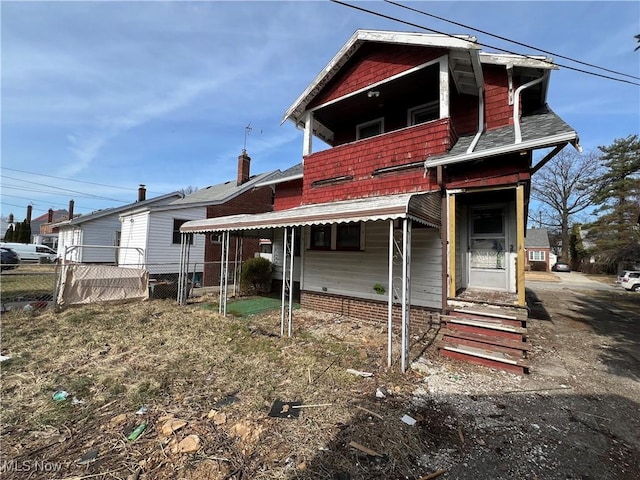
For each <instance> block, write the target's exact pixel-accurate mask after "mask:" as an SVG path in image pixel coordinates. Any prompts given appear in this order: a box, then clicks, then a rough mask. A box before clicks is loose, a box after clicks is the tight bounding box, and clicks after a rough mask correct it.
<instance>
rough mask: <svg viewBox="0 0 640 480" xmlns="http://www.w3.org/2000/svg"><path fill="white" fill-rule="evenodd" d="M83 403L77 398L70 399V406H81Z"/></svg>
mask: <svg viewBox="0 0 640 480" xmlns="http://www.w3.org/2000/svg"><path fill="white" fill-rule="evenodd" d="M83 403H84V400H80V399H79V398H78V397H73V398H72V399H71V404H72V405H82V404H83Z"/></svg>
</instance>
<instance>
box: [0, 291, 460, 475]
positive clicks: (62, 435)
mask: <svg viewBox="0 0 640 480" xmlns="http://www.w3.org/2000/svg"><path fill="white" fill-rule="evenodd" d="M279 331H280V318H279V312H275V313H268V314H262V315H259V316H249V317H243V318H233V317H231V316H229V317H227V318H222V317H220V316H218V315H217V313H214V312H212V311H211V310H207V309H204V308H202V307H201V305H199V304H192V305H189V306H186V307H177V306H175V305H174V302H172V301H161V300H159V301H153V302H146V303H142V304H126V305H107V306H89V307H82V308H72V309H69V310H66V311H64V312H61V313H59V314H54V313H53V312H45V313H43V314H41V315H39V316H35V317H33V316H31V317H28V316H25V315H22V314H20V313H12V314H9V315H6V316H3V326H2V334H3V351H2V354H4V355H9V356H10V357H12V358H11V360H9V361H7V362H3V363H2V372H1V377H2V383H1V393H2V398H1V404H2V411H3V416H2V431H1V435H2V443H1V450H2V458H3V459H4V460H9V461H17V462H18V463H20V462H25V461H27V462H36V461H37V462H51V463H52V464H53V463H55V464H56V465H60V470H59V471H58V472H56V474H55V475H52V473H51V472H48V473H47V475H46V477H42V478H68V477H71V476H73V475H75V476H82V475H93V474H100V473H101V472H102V474H100V475H97V476H96V477H92V478H122V479H125V478H127V476H128V475H130V474H132V473H133V472H137V471H139V472H141V473H142V474H146V477H145V478H147V479H165V478H166V479H169V478H185V479H187V478H189V479H205V478H207V479H208V478H210V479H223V478H229V479H231V478H233V479H239V478H243V479H248V478H251V479H312V478H313V479H315V478H327V479H332V478H348V477H347V476H340V475H342V474H344V475H346V472H350V475H351V477H350V478H354V479H355V478H408V479H417V478H420V477H422V476H424V475H426V474H427V473H429V472H430V470H429V468H428V466H421V465H420V463H419V461H418V459H419V458H420V456H421V455H422V454H424V453H425V452H427V451H429V449H432V448H435V447H436V446H440V447H442V446H446V445H449V444H452V445H453V444H455V443H456V441H457V433H456V430H455V426H454V425H447V424H445V423H443V422H444V421H445V419H446V418H447V415H446V412H444V413H443V412H442V411H441V409H442V408H443V407H442V406H435V405H430V404H420V405H414V404H412V403H410V397H411V395H410V392H411V390H412V389H413V388H414V385H413V384H412V382H413V381H414V380H415V378H413V377H412V375H411V374H408V375H405V376H403V375H400V374H398V373H394V372H389V373H388V372H386V371H385V370H386V369H385V367H386V333H385V331H384V327H383V326H380V325H377V324H373V323H368V322H366V321H355V320H353V319H347V318H344V317H332V316H328V315H322V314H318V313H316V312H310V311H306V310H298V311H296V314H295V320H294V336H293V337H292V338H280V336H279V335H278V334H279ZM395 344H396V345H397V344H398V342H397V339H396V343H395ZM347 368H354V369H358V370H364V371H370V372H373V373H374V374H375V377H374V378H373V379H364V378H361V377H358V376H355V375H352V374H349V373H347V372H346V369H347ZM395 370H397V367H396V368H395ZM381 385H384V386H385V387H386V388H387V390H388V391H389V392H390V395H389V396H388V397H387V398H385V399H383V400H380V399H377V398H376V397H375V391H376V387H378V386H381ZM61 389H62V390H66V391H67V392H69V394H70V395H69V399H68V400H67V401H64V402H55V401H53V400H52V395H53V393H54V392H55V391H56V390H61ZM73 397H75V398H76V403H75V404H74V403H73V402H72V398H73ZM234 398H237V401H232V400H234ZM275 399H281V400H284V401H300V402H302V403H303V404H305V405H310V404H326V403H330V404H331V405H330V406H324V407H309V408H304V409H302V411H301V413H300V418H298V419H295V420H289V419H279V418H272V417H269V416H268V415H267V414H268V412H269V409H270V407H271V405H272V403H273V401H274V400H275ZM79 402H83V403H79ZM143 405H144V406H146V407H147V409H148V410H147V413H146V414H144V415H136V413H135V412H136V411H137V410H138V409H139V408H140V407H141V406H143ZM358 407H363V408H366V409H368V410H370V411H372V412H375V413H376V414H378V415H380V416H381V417H382V418H378V417H377V416H375V415H371V414H369V413H367V412H366V411H364V410H361V409H359V408H358ZM404 414H409V415H411V416H413V417H414V418H416V419H417V420H418V428H416V427H409V426H408V425H405V424H404V423H402V422H400V421H399V419H400V418H401V417H402V416H403V415H404ZM171 417H176V418H180V419H183V420H185V421H187V422H188V423H187V425H186V426H185V427H184V428H182V429H181V430H179V431H178V432H174V433H173V434H172V435H169V436H168V437H166V436H163V435H162V434H161V428H162V426H163V424H164V423H165V421H166V419H168V418H171ZM143 421H145V422H147V423H148V427H147V429H146V431H145V433H144V434H143V435H142V437H140V438H139V439H138V440H137V441H135V442H128V441H127V440H126V435H127V434H128V433H129V431H130V430H132V429H133V428H134V427H135V426H136V425H137V424H140V423H141V422H143ZM187 435H197V436H198V437H199V439H200V441H201V444H200V447H199V449H198V450H197V451H196V452H195V453H190V454H186V453H175V452H174V450H175V447H176V444H177V443H178V442H179V441H180V440H182V439H183V438H185V437H186V436H187ZM351 441H355V442H357V443H359V444H362V445H365V446H366V447H368V448H370V449H373V450H375V451H377V452H379V453H380V454H381V456H379V457H371V456H368V455H365V454H364V453H362V452H360V451H358V450H357V449H354V448H351V447H349V442H351ZM93 449H96V450H98V452H99V454H98V459H97V461H95V462H93V463H91V464H89V465H87V466H82V465H79V464H78V463H77V461H78V459H80V457H81V456H82V455H83V454H85V453H86V452H87V451H90V450H93ZM104 472H111V473H104ZM3 474H4V475H6V476H3V478H23V475H24V473H21V472H12V471H8V470H7V471H5V472H3ZM11 475H14V476H11ZM21 475H22V476H21ZM56 475H57V476H56ZM31 478H39V477H37V476H34V477H31Z"/></svg>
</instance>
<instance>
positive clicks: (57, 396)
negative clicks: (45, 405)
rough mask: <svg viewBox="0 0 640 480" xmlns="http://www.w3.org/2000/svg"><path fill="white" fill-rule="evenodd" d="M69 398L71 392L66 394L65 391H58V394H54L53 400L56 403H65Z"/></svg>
mask: <svg viewBox="0 0 640 480" xmlns="http://www.w3.org/2000/svg"><path fill="white" fill-rule="evenodd" d="M68 396H69V392H65V391H64V390H58V391H57V392H55V393H54V394H53V397H52V398H53V399H54V400H55V401H56V402H63V401H65V400H66V399H67V397H68Z"/></svg>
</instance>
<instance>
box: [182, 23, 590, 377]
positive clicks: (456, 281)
mask: <svg viewBox="0 0 640 480" xmlns="http://www.w3.org/2000/svg"><path fill="white" fill-rule="evenodd" d="M556 68H557V67H556V66H555V65H554V64H553V63H552V62H551V61H550V60H549V59H547V58H543V57H537V56H536V57H531V56H519V55H497V54H485V53H482V52H481V51H480V46H479V45H478V43H477V42H476V40H475V38H474V37H471V36H466V35H455V36H453V35H452V36H447V35H431V34H423V33H408V32H391V31H371V30H358V31H356V32H355V33H354V35H353V36H352V37H351V38H350V39H349V40H348V41H347V43H346V44H345V45H344V46H343V47H342V49H341V50H340V51H339V52H338V53H337V54H336V55H335V56H334V57H333V59H332V60H331V61H330V62H329V63H328V65H326V66H325V67H324V68H323V69H322V71H321V72H320V73H319V74H318V76H317V77H316V78H315V79H313V81H312V82H311V83H310V84H309V86H308V87H307V88H306V89H305V91H304V92H302V94H301V95H300V96H299V97H298V98H297V99H296V101H295V102H294V103H293V104H292V105H291V107H289V109H288V110H287V111H286V113H285V116H284V120H289V121H291V122H293V123H294V125H295V126H296V127H298V128H299V129H301V130H302V131H303V145H302V163H301V164H300V165H296V166H294V167H292V168H291V169H290V171H285V172H282V174H280V175H279V176H278V177H273V178H271V179H270V180H269V183H270V184H271V185H273V186H274V188H275V199H274V211H273V212H270V213H264V214H257V215H235V216H230V217H222V218H216V219H208V220H204V221H194V222H187V223H185V224H184V225H182V226H181V228H180V231H181V232H182V234H183V236H185V237H189V236H190V235H193V234H210V233H212V232H219V233H221V234H223V236H228V235H230V234H234V235H235V234H238V232H243V234H245V235H254V236H258V237H262V238H264V237H266V236H270V238H272V239H273V244H274V246H273V255H274V262H275V263H276V265H277V275H278V276H279V278H280V279H282V299H283V308H282V329H281V330H282V332H283V333H284V332H285V330H288V332H289V333H291V321H292V320H291V318H292V317H291V309H290V308H288V306H289V305H290V301H291V300H290V299H291V296H292V291H293V289H294V288H297V289H299V294H300V302H301V304H302V305H303V306H305V307H309V308H314V309H318V310H323V311H328V312H335V313H340V314H345V315H353V316H360V317H366V318H369V319H379V320H380V321H381V322H385V320H386V322H387V324H388V339H389V340H388V364H389V365H391V363H392V361H393V358H396V357H399V359H400V362H399V363H400V364H401V368H402V370H403V371H404V370H405V369H406V368H407V366H408V362H409V343H410V341H409V338H410V333H411V329H412V328H419V327H421V326H426V325H428V324H429V323H430V322H433V321H440V322H441V324H442V326H443V328H442V332H443V334H442V336H441V339H440V343H439V348H440V352H441V353H443V354H444V355H447V356H449V357H453V358H462V359H466V360H470V361H473V362H477V363H481V364H484V365H490V366H496V367H500V368H506V369H508V370H512V371H516V372H523V371H526V369H527V364H526V361H525V360H523V358H524V357H526V351H527V342H526V318H527V315H526V308H525V307H526V302H525V285H524V270H525V250H524V249H525V240H524V238H525V228H526V227H525V224H526V218H527V209H528V201H529V190H530V179H531V175H532V174H533V173H534V172H535V171H536V170H538V169H539V168H540V167H541V166H542V165H543V164H544V163H546V162H547V161H548V160H549V159H551V158H552V157H553V156H554V155H555V154H557V153H558V152H559V151H560V150H561V149H562V148H564V147H565V146H566V145H567V144H573V145H574V146H575V147H576V148H578V147H579V145H578V135H577V133H576V132H575V131H574V130H573V129H572V128H571V127H570V126H568V125H567V124H566V123H565V122H563V121H562V120H561V119H560V118H559V117H558V116H557V115H555V114H554V113H553V112H552V111H551V110H550V109H549V107H548V106H547V103H546V98H547V89H548V88H549V78H550V72H551V71H552V70H554V69H556ZM316 139H320V140H321V141H323V142H324V143H326V144H328V145H329V146H330V148H327V149H324V150H322V151H317V152H314V150H313V142H314V140H316ZM540 149H549V151H548V152H545V153H546V154H545V155H544V157H543V158H542V159H541V160H539V161H538V162H537V163H535V164H534V161H533V152H534V151H536V150H540ZM225 301H226V300H225V298H222V297H221V302H222V303H224V302H225ZM488 307H491V308H488ZM222 311H224V308H223V309H222ZM394 326H399V327H400V331H401V345H400V348H399V351H398V350H396V351H395V352H396V353H395V355H396V357H394V349H393V346H392V329H393V328H394ZM285 327H287V328H285Z"/></svg>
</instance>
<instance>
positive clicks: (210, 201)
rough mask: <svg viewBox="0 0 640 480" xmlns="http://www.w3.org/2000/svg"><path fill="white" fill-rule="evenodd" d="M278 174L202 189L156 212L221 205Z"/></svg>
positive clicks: (272, 172) (257, 176)
mask: <svg viewBox="0 0 640 480" xmlns="http://www.w3.org/2000/svg"><path fill="white" fill-rule="evenodd" d="M278 172H279V170H274V171H271V172H266V173H261V174H259V175H253V176H252V177H250V178H249V180H247V181H246V182H244V183H243V184H241V185H238V183H237V181H236V180H229V181H228V182H224V183H219V184H217V185H211V186H208V187H205V188H201V189H199V190H196V191H195V192H193V193H192V194H190V195H187V196H186V197H184V198H180V199H178V200H175V201H173V202H171V203H170V204H168V205H162V206H159V207H156V208H154V210H172V209H175V208H184V207H200V206H209V205H220V204H223V203H226V202H228V201H229V200H231V199H232V198H235V197H237V196H238V195H240V194H241V193H244V192H246V191H248V190H251V189H253V188H256V187H257V186H258V184H259V183H261V182H264V181H267V180H268V179H269V178H271V177H272V176H273V175H275V174H277V173H278Z"/></svg>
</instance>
